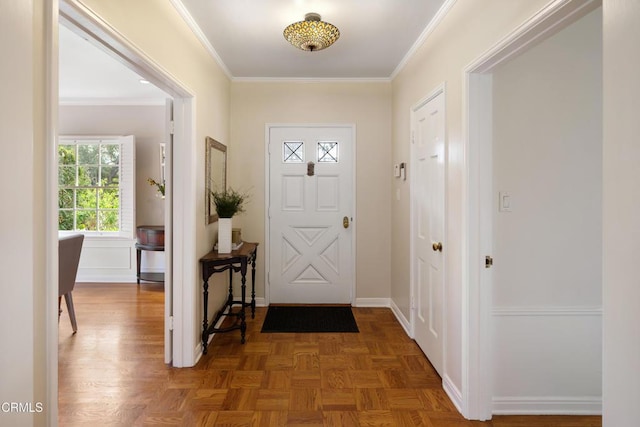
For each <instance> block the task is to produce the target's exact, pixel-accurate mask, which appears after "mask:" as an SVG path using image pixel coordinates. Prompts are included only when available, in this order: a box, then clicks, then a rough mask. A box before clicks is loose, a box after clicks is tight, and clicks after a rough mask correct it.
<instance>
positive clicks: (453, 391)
mask: <svg viewBox="0 0 640 427" xmlns="http://www.w3.org/2000/svg"><path fill="white" fill-rule="evenodd" d="M442 388H443V389H444V391H445V393H447V396H449V399H451V402H453V405H454V406H455V407H456V409H457V410H458V412H460V413H461V414H462V392H461V391H460V389H458V387H456V385H455V384H454V383H453V381H452V380H451V378H449V376H448V375H447V374H445V375H444V377H443V378H442Z"/></svg>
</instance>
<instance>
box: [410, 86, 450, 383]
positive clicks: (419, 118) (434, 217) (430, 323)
mask: <svg viewBox="0 0 640 427" xmlns="http://www.w3.org/2000/svg"><path fill="white" fill-rule="evenodd" d="M444 154H445V153H444V92H443V91H442V90H440V91H438V92H437V93H436V94H435V95H434V96H432V97H429V98H428V101H426V102H424V103H422V104H421V105H419V106H418V107H416V108H415V109H414V110H413V114H412V144H411V165H412V168H413V172H412V174H411V176H412V181H411V218H412V224H411V239H412V246H411V247H412V254H411V269H412V272H411V273H412V274H411V277H412V295H413V307H414V310H413V313H412V319H413V327H414V335H415V340H416V342H417V343H418V345H419V346H420V348H422V351H424V353H425V355H426V356H427V358H429V361H430V362H431V364H432V365H433V367H434V368H435V369H436V371H438V373H439V374H440V375H441V376H442V363H443V350H444V343H443V338H444V272H443V266H444V262H443V258H444V255H443V254H444V252H443V251H444V249H443V245H444V244H445V242H444Z"/></svg>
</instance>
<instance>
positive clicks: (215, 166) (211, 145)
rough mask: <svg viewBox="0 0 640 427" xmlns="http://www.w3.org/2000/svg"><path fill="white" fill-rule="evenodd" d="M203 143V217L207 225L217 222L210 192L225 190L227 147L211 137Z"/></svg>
mask: <svg viewBox="0 0 640 427" xmlns="http://www.w3.org/2000/svg"><path fill="white" fill-rule="evenodd" d="M205 143H206V150H205V152H206V168H205V177H204V179H205V191H206V194H205V200H206V203H205V208H206V212H205V215H206V219H207V224H211V223H213V222H216V221H217V220H218V214H217V213H216V207H215V204H214V202H213V197H212V196H211V191H212V190H214V191H217V190H224V189H226V188H227V146H226V145H224V144H222V143H220V142H218V141H216V140H215V139H213V138H211V137H207V138H206V142H205ZM220 169H222V170H220ZM217 181H222V182H217Z"/></svg>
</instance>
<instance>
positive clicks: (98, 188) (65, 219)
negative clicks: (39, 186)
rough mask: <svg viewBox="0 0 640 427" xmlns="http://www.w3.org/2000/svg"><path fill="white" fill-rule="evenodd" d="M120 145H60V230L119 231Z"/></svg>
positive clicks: (102, 142) (105, 142)
mask: <svg viewBox="0 0 640 427" xmlns="http://www.w3.org/2000/svg"><path fill="white" fill-rule="evenodd" d="M120 188H121V144H120V143H119V142H118V140H98V141H61V142H60V144H59V145H58V229H59V230H62V231H81V232H118V231H120V222H121V218H120V212H121V209H120V208H121V200H120V196H121V189H120Z"/></svg>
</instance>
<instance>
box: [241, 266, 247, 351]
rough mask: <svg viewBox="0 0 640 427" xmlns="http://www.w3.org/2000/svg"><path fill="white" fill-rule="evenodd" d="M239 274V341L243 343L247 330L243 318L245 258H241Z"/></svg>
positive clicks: (245, 284)
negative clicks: (240, 296)
mask: <svg viewBox="0 0 640 427" xmlns="http://www.w3.org/2000/svg"><path fill="white" fill-rule="evenodd" d="M240 274H242V286H240V288H241V290H242V299H241V300H240V301H242V303H241V304H240V337H241V339H240V343H242V344H244V337H245V334H246V332H247V320H246V318H245V311H244V310H245V307H244V301H245V298H246V294H247V259H246V258H245V259H243V260H242V261H241V263H240Z"/></svg>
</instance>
